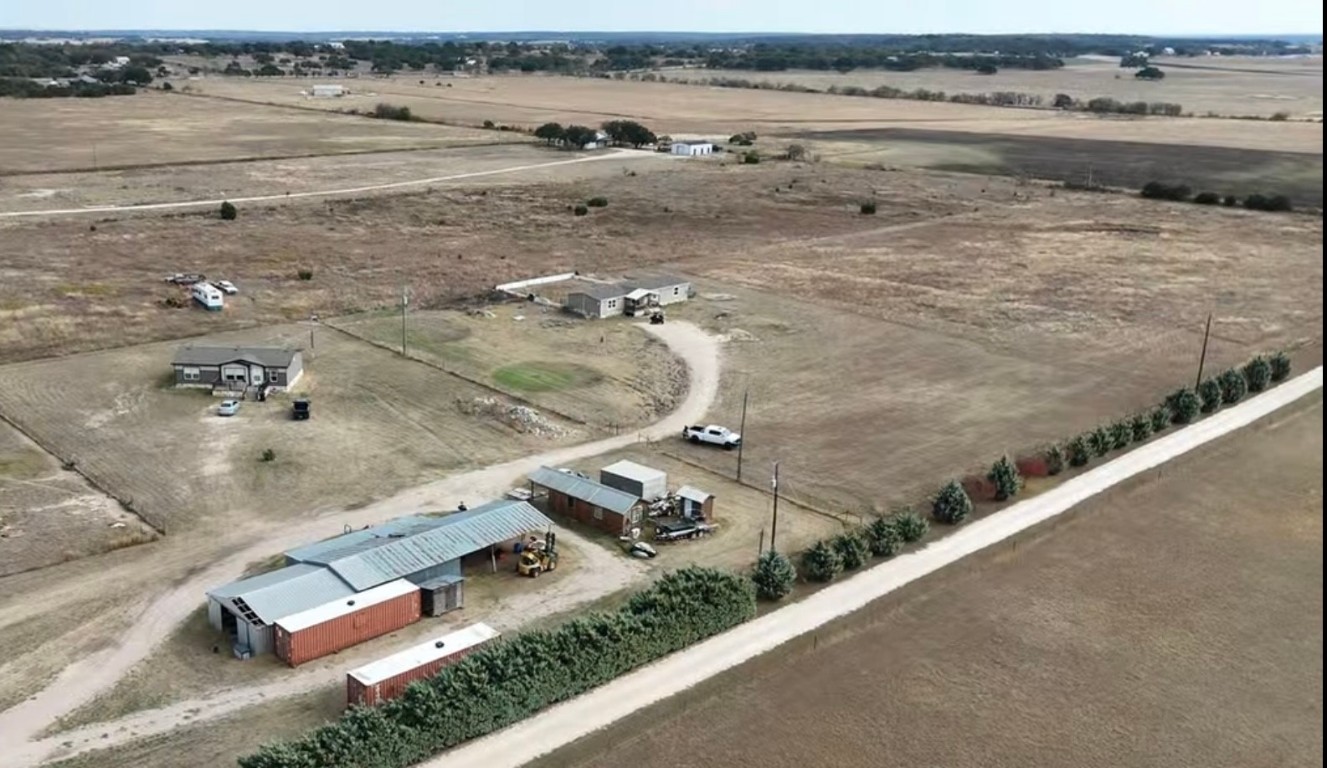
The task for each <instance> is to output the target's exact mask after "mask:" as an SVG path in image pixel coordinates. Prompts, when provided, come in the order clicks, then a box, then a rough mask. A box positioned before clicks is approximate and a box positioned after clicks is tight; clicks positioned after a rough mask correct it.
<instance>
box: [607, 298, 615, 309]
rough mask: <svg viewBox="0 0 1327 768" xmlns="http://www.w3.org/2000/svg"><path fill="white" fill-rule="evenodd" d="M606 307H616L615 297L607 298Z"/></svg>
mask: <svg viewBox="0 0 1327 768" xmlns="http://www.w3.org/2000/svg"><path fill="white" fill-rule="evenodd" d="M608 308H609V309H616V308H617V299H609V300H608Z"/></svg>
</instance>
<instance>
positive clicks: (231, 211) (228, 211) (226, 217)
mask: <svg viewBox="0 0 1327 768" xmlns="http://www.w3.org/2000/svg"><path fill="white" fill-rule="evenodd" d="M239 215H240V212H239V211H238V210H237V209H236V208H235V204H234V203H232V202H230V201H229V200H226V201H225V202H223V203H222V204H221V219H222V221H234V220H235V217H236V216H239Z"/></svg>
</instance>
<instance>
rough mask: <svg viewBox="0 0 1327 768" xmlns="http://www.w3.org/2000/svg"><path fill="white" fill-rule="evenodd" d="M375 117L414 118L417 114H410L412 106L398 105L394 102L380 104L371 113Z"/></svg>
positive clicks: (386, 118)
mask: <svg viewBox="0 0 1327 768" xmlns="http://www.w3.org/2000/svg"><path fill="white" fill-rule="evenodd" d="M371 114H372V116H373V117H376V118H378V119H380V120H404V121H407V122H408V121H410V120H414V119H415V116H414V115H412V114H410V107H398V106H395V105H392V104H378V105H376V106H375V107H374V108H373V112H372V113H371Z"/></svg>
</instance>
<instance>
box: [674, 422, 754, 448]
mask: <svg viewBox="0 0 1327 768" xmlns="http://www.w3.org/2000/svg"><path fill="white" fill-rule="evenodd" d="M682 439H683V440H686V441H688V442H692V443H709V444H710V445H721V446H723V447H724V448H736V447H737V446H739V445H741V444H742V436H741V435H739V434H737V433H736V432H734V431H732V430H730V429H728V428H727V427H720V426H718V425H716V424H711V425H709V426H708V427H682Z"/></svg>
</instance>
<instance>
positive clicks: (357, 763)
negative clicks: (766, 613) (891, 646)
mask: <svg viewBox="0 0 1327 768" xmlns="http://www.w3.org/2000/svg"><path fill="white" fill-rule="evenodd" d="M755 613H756V600H755V591H754V589H753V588H752V586H751V583H750V582H749V581H748V580H747V579H745V578H742V577H741V576H738V575H735V574H731V573H727V572H724V571H719V570H714V569H710V568H698V567H689V568H684V569H682V570H680V571H675V572H673V573H670V574H668V575H666V576H664V577H663V578H662V579H661V580H659V582H658V583H656V584H655V585H653V586H651V587H650V588H649V589H646V590H644V591H643V592H639V593H637V594H636V595H633V596H632V597H631V599H630V600H629V601H628V602H627V604H626V605H625V606H624V607H622V608H621V609H619V610H617V611H614V612H610V613H596V614H591V615H588V616H584V617H580V618H576V619H573V620H571V621H569V622H567V623H565V624H563V625H561V626H559V627H557V628H555V629H551V630H535V631H531V632H525V633H522V634H519V635H516V636H515V637H513V638H511V639H509V640H505V641H502V642H499V643H494V644H491V645H489V646H486V647H485V648H483V649H482V650H480V651H478V652H476V653H474V654H472V655H471V656H468V657H466V658H465V659H464V660H462V661H461V662H459V663H457V664H455V665H453V666H450V667H447V668H445V669H444V670H443V671H442V672H441V673H440V674H438V675H437V676H436V677H434V678H432V679H429V680H425V681H420V682H417V683H414V684H413V685H411V686H410V688H409V689H407V691H406V693H405V695H404V696H402V697H400V698H398V699H394V700H392V701H389V702H387V703H386V704H383V705H381V706H378V707H355V708H352V709H351V710H349V711H348V712H347V713H346V714H345V715H344V716H343V717H342V718H341V720H340V721H339V722H336V723H333V724H330V725H326V726H323V727H322V728H319V729H317V730H316V731H314V732H313V733H311V734H309V735H308V736H305V737H304V738H302V739H298V740H296V741H290V742H285V743H278V744H271V745H268V746H265V747H263V748H262V749H261V750H259V751H258V752H257V753H255V754H252V755H249V756H247V757H243V758H240V761H239V764H240V765H241V766H242V767H243V768H351V767H352V766H353V768H403V766H407V765H412V764H414V763H417V762H419V761H421V760H424V759H427V758H429V757H431V756H433V755H436V754H438V753H439V752H442V751H443V750H445V749H448V748H450V747H453V746H455V745H457V744H460V743H462V742H464V741H467V740H469V739H473V738H475V737H477V736H483V735H484V734H487V733H491V732H493V731H496V730H498V729H500V728H503V727H505V726H507V725H510V724H511V723H514V722H516V721H518V720H521V719H523V718H525V717H528V716H529V715H531V714H533V713H535V712H537V711H539V710H540V709H543V708H544V707H547V706H549V705H551V704H556V703H557V702H560V701H564V700H566V699H569V698H572V697H573V696H576V695H578V694H581V693H584V692H585V691H587V690H589V689H591V688H594V687H596V686H598V685H601V684H603V683H606V682H608V681H610V680H612V679H614V678H616V677H618V676H620V675H623V674H625V673H626V672H629V671H630V670H632V669H634V668H636V667H638V666H640V665H642V664H645V663H647V662H650V661H653V660H655V659H657V658H660V657H661V656H665V655H667V654H669V653H672V652H674V651H677V650H680V649H682V648H685V647H687V646H689V645H692V644H694V643H696V642H698V641H700V640H703V639H705V638H707V637H710V636H711V635H715V634H717V633H719V632H723V631H724V630H727V629H729V628H731V627H734V626H736V625H738V624H741V623H742V622H744V621H747V620H749V619H751V618H752V617H754V616H755Z"/></svg>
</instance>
